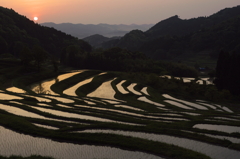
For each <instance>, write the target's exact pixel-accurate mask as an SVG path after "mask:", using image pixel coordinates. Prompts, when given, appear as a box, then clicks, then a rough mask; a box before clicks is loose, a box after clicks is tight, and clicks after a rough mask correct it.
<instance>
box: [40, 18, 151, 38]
mask: <svg viewBox="0 0 240 159" xmlns="http://www.w3.org/2000/svg"><path fill="white" fill-rule="evenodd" d="M40 25H43V26H47V27H53V28H55V29H57V30H60V31H63V32H65V33H67V34H70V35H72V36H75V37H78V38H80V39H83V38H85V37H88V36H91V35H95V34H100V35H103V36H105V37H109V38H110V37H114V36H124V35H125V34H126V33H128V32H129V31H131V30H134V29H140V30H143V31H146V30H148V29H149V28H150V27H152V26H153V24H142V25H137V24H130V25H126V24H113V25H111V24H104V23H100V24H81V23H79V24H73V23H60V24H56V23H53V22H47V23H41V24H40Z"/></svg>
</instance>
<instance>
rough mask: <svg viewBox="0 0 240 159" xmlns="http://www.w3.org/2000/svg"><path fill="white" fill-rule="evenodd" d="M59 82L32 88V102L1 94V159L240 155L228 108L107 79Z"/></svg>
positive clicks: (88, 74) (93, 76)
mask: <svg viewBox="0 0 240 159" xmlns="http://www.w3.org/2000/svg"><path fill="white" fill-rule="evenodd" d="M63 76H64V75H61V77H60V78H61V79H58V78H56V79H55V82H49V80H47V81H44V82H43V83H42V84H40V86H41V89H37V88H36V87H33V86H30V87H31V88H33V91H34V90H37V91H36V93H39V94H36V95H32V94H31V95H30V94H27V93H25V92H27V90H21V89H19V88H16V87H12V88H9V89H7V90H2V91H1V92H0V125H2V126H0V133H1V136H4V138H0V143H1V144H0V155H2V156H10V155H21V156H25V157H26V156H30V155H41V156H51V157H54V158H79V157H80V158H154V159H155V158H178V159H179V158H182V159H186V158H215V159H226V158H229V159H235V158H236V159H237V158H239V156H240V144H239V143H240V134H239V133H240V115H239V112H237V111H236V110H234V109H233V108H228V107H226V106H223V105H218V104H214V103H210V102H207V101H202V100H196V101H185V100H182V99H178V98H175V97H173V96H170V95H168V94H158V93H157V91H156V90H154V88H150V87H147V86H143V85H140V84H138V83H131V82H130V81H128V80H127V79H120V78H119V77H116V76H115V75H114V74H112V73H107V72H99V71H80V72H79V73H74V74H71V75H69V74H68V75H67V76H68V77H67V78H63ZM46 89H50V90H46ZM39 90H42V92H44V93H43V94H41V92H39ZM13 130H14V131H13ZM29 135H30V136H29ZM92 152H94V153H92Z"/></svg>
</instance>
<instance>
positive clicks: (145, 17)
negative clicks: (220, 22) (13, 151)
mask: <svg viewBox="0 0 240 159" xmlns="http://www.w3.org/2000/svg"><path fill="white" fill-rule="evenodd" d="M0 2H1V6H3V7H7V8H12V9H13V10H15V11H16V12H18V13H19V14H21V15H24V16H27V17H28V18H29V19H32V20H34V19H33V17H41V19H39V20H38V21H39V22H55V23H63V22H71V23H83V24H98V23H108V24H132V23H136V24H146V23H156V22H158V21H160V20H162V19H165V18H168V17H171V16H173V15H179V16H180V17H181V18H183V19H188V18H192V17H199V16H209V15H211V14H213V13H215V12H217V11H219V10H220V9H222V8H225V7H233V6H236V5H239V4H240V2H239V0H228V1H226V0H218V2H217V3H216V1H215V0H202V1H192V0H181V1H172V0H171V1H165V0H151V1H149V0H139V1H134V0H114V1H113V0H101V1H100V0H91V1H83V0H0Z"/></svg>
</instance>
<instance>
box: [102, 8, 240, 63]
mask: <svg viewBox="0 0 240 159" xmlns="http://www.w3.org/2000/svg"><path fill="white" fill-rule="evenodd" d="M239 18H240V6H236V7H233V8H226V9H223V10H221V11H219V12H217V13H215V14H213V15H211V16H209V17H199V18H192V19H188V20H183V19H180V18H179V17H178V16H173V17H170V18H168V19H166V20H163V21H161V22H159V23H157V24H156V25H154V26H153V27H152V28H150V29H149V30H147V31H145V32H143V31H140V30H133V31H131V32H129V33H127V34H126V35H125V36H123V37H122V38H121V39H119V40H112V41H107V42H104V43H102V44H101V47H103V48H111V47H121V48H124V49H129V50H131V51H142V52H144V53H145V54H146V55H148V56H150V57H152V58H155V59H162V60H163V59H178V57H180V56H182V55H185V53H191V52H192V53H197V52H203V51H208V54H206V55H207V56H209V55H211V56H212V57H214V56H215V57H217V55H216V52H219V50H220V49H228V50H229V51H239V52H240V46H239V45H240V43H239V41H240V39H239V37H240V32H239V30H240V25H239V24H240V21H239ZM214 54H215V55H214Z"/></svg>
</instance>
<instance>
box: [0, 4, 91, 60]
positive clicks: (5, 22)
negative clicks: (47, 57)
mask: <svg viewBox="0 0 240 159" xmlns="http://www.w3.org/2000/svg"><path fill="white" fill-rule="evenodd" d="M0 22H1V25H0V53H11V54H14V55H16V56H19V54H20V52H21V51H22V49H23V48H26V47H27V48H29V49H31V48H32V47H33V46H39V47H42V48H43V49H44V50H45V51H47V52H48V53H49V54H52V55H55V56H57V57H60V53H61V52H62V50H63V49H64V48H66V47H67V46H69V45H77V46H78V47H79V48H80V49H81V50H82V51H85V52H90V51H91V46H90V45H89V44H88V43H86V42H85V41H83V40H79V39H76V38H75V37H73V36H71V35H67V34H66V33H63V32H61V31H58V30H56V29H54V28H49V27H44V26H41V25H39V24H36V23H34V22H33V21H31V20H29V19H27V18H26V17H25V16H22V15H19V14H18V13H16V12H15V11H14V10H12V9H7V8H3V7H0Z"/></svg>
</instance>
